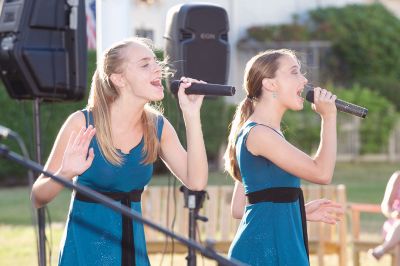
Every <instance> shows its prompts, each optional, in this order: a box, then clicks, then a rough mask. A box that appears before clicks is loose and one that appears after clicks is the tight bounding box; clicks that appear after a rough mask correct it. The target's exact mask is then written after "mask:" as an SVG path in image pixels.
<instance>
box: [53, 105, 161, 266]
mask: <svg viewBox="0 0 400 266" xmlns="http://www.w3.org/2000/svg"><path fill="white" fill-rule="evenodd" d="M82 112H83V113H84V114H85V116H86V119H87V121H89V124H91V125H93V117H92V113H91V112H88V111H86V110H83V111H82ZM163 125H164V120H163V117H162V116H159V117H157V125H156V126H157V136H158V139H160V138H161V132H162V128H163ZM143 145H144V141H143V138H142V140H141V141H140V143H139V144H138V145H137V146H136V147H134V148H133V149H132V150H131V151H130V152H129V154H123V158H124V163H123V164H122V165H121V166H114V165H112V164H110V163H109V162H107V161H106V159H105V158H104V157H103V156H102V154H101V152H100V149H99V146H98V143H97V140H96V136H95V137H93V139H92V141H91V143H90V147H93V149H94V153H95V157H94V160H93V163H92V165H91V167H90V168H89V169H88V170H86V171H85V172H84V173H83V174H82V175H80V176H78V178H77V181H76V182H77V184H78V185H83V186H87V187H90V188H92V189H94V190H96V191H101V192H129V191H132V190H140V189H143V188H144V187H145V186H146V185H147V184H148V183H149V182H150V179H151V176H152V173H153V165H152V164H147V165H144V164H142V163H141V161H142V159H143V158H144V157H143V154H142V149H143ZM130 205H131V206H130V207H131V208H132V210H135V211H137V212H140V213H141V203H140V202H131V203H130ZM132 226H133V243H134V250H132V253H133V254H134V261H135V262H134V265H137V266H142V265H150V262H149V258H148V255H147V250H146V241H145V235H144V229H143V224H141V223H140V222H137V221H133V222H132ZM121 239H122V217H121V215H120V214H118V213H117V212H115V211H114V210H112V209H110V208H108V207H105V206H103V205H101V204H98V203H93V202H86V201H81V200H78V199H76V197H75V193H74V194H73V196H72V197H71V203H70V209H69V214H68V219H67V223H66V226H65V231H64V236H63V239H62V242H61V247H60V256H59V265H74V266H77V265H85V266H86V265H96V266H100V265H121V257H122V255H121Z"/></svg>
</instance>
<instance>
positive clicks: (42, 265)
mask: <svg viewBox="0 0 400 266" xmlns="http://www.w3.org/2000/svg"><path fill="white" fill-rule="evenodd" d="M33 120H34V131H35V140H34V145H35V150H36V153H35V155H36V156H35V159H36V162H37V163H38V164H42V147H41V146H42V139H41V129H40V99H39V98H36V99H35V101H34V102H33ZM39 174H40V172H36V173H35V175H36V176H39ZM37 224H38V236H39V237H38V241H39V243H38V263H39V266H46V218H45V212H44V208H39V209H37Z"/></svg>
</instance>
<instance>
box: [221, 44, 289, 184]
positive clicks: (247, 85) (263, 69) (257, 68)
mask: <svg viewBox="0 0 400 266" xmlns="http://www.w3.org/2000/svg"><path fill="white" fill-rule="evenodd" d="M284 55H290V56H293V57H294V58H296V56H295V54H294V52H293V51H291V50H287V49H279V50H267V51H265V52H262V53H260V54H258V55H256V56H254V57H252V58H251V59H250V60H249V61H248V62H247V64H246V68H245V71H244V79H243V89H244V90H245V91H246V98H245V99H244V100H242V101H241V102H240V103H239V105H238V107H237V108H236V111H235V115H234V116H233V121H232V123H231V129H230V133H229V138H228V146H227V148H226V151H225V155H224V159H225V171H227V172H228V173H229V174H230V175H231V176H232V177H233V179H235V180H237V181H242V176H241V174H240V170H239V165H238V162H237V158H236V138H237V136H238V134H239V132H240V129H241V128H242V126H243V124H244V123H245V122H246V121H247V119H248V118H249V117H250V116H251V115H252V114H253V112H254V106H255V104H256V102H257V100H258V99H259V98H260V96H261V93H262V89H261V88H262V81H263V79H264V78H274V77H275V74H276V71H277V70H278V67H279V61H278V59H279V58H281V57H282V56H284Z"/></svg>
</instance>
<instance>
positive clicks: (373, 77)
mask: <svg viewBox="0 0 400 266" xmlns="http://www.w3.org/2000/svg"><path fill="white" fill-rule="evenodd" d="M308 15H309V17H308V19H306V20H304V22H303V23H301V24H299V23H298V22H296V21H295V23H292V24H282V25H276V26H270V25H267V26H257V27H251V28H249V29H248V36H249V37H250V38H253V39H255V40H258V41H307V40H328V41H331V42H332V51H331V53H327V54H326V55H324V58H323V62H324V64H326V65H327V68H328V70H327V71H326V72H327V73H328V74H329V80H331V81H333V82H335V84H337V85H342V86H346V87H348V86H351V84H353V83H358V84H361V85H362V86H365V87H368V88H370V89H371V90H374V91H379V93H380V94H381V95H383V96H385V97H386V98H387V99H389V100H390V101H391V102H392V103H394V104H395V106H396V108H397V110H400V93H397V92H398V90H399V89H400V85H399V82H398V81H399V78H400V64H399V63H398V62H400V49H398V46H399V43H400V34H399V32H400V20H399V19H398V18H397V17H396V16H395V15H394V14H392V13H391V12H389V11H388V10H387V9H386V8H385V7H384V6H383V5H381V4H371V5H346V6H344V7H339V8H338V7H328V8H319V9H316V10H312V11H310V12H309V14H308ZM324 75H325V74H324Z"/></svg>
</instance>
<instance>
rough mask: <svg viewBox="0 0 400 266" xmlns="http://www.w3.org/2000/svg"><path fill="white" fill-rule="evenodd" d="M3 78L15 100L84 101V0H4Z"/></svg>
mask: <svg viewBox="0 0 400 266" xmlns="http://www.w3.org/2000/svg"><path fill="white" fill-rule="evenodd" d="M0 76H1V79H2V80H3V82H4V85H5V87H6V89H7V91H8V94H9V95H10V97H12V98H16V99H36V98H41V99H44V100H47V101H54V100H80V99H82V97H83V96H84V93H85V88H86V86H87V43H86V15H85V3H84V0H5V1H4V4H3V9H2V12H1V15H0Z"/></svg>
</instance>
